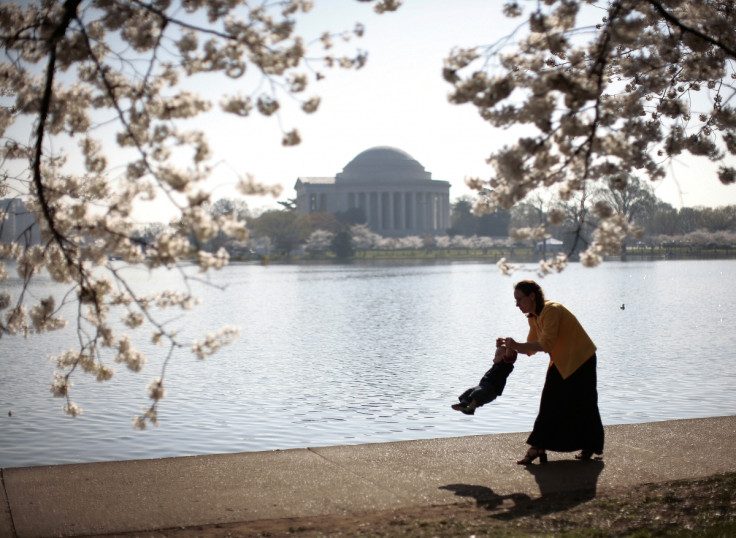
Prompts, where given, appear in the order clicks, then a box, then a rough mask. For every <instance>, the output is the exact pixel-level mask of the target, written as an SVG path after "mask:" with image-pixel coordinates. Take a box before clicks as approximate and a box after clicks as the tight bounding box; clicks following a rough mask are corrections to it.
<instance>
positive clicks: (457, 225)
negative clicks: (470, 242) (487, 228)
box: [447, 196, 478, 236]
mask: <svg viewBox="0 0 736 538" xmlns="http://www.w3.org/2000/svg"><path fill="white" fill-rule="evenodd" d="M450 222H451V223H452V226H451V227H450V229H449V230H448V231H447V233H448V234H450V235H456V234H459V235H465V236H470V235H473V234H475V233H476V232H477V231H478V217H476V216H475V215H473V199H472V198H471V197H470V196H463V197H461V198H458V199H457V200H455V202H454V203H453V204H452V207H451V213H450Z"/></svg>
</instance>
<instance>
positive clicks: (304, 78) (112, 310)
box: [0, 0, 400, 427]
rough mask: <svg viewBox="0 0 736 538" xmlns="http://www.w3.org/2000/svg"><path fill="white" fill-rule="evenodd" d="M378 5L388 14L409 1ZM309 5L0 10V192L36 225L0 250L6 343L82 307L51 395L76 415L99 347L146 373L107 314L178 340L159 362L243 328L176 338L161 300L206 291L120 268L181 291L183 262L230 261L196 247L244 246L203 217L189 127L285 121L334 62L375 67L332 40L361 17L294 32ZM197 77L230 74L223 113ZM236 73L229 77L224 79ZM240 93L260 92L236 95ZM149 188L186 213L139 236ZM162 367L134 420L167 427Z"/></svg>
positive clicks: (208, 349)
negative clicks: (84, 377) (224, 119)
mask: <svg viewBox="0 0 736 538" xmlns="http://www.w3.org/2000/svg"><path fill="white" fill-rule="evenodd" d="M368 3H372V4H373V6H374V8H375V9H376V11H379V12H384V11H392V10H395V9H396V8H397V7H398V6H399V4H400V2H398V1H396V0H368ZM311 8H312V2H311V1H310V0H283V1H279V2H258V3H254V2H246V1H243V0H234V1H221V0H194V1H187V2H184V3H169V2H153V3H150V2H128V1H124V0H106V1H103V2H94V1H92V0H81V1H80V2H48V1H40V0H31V1H29V2H22V3H15V2H3V3H1V4H0V43H1V44H2V48H3V53H4V54H3V58H2V59H1V60H0V95H2V97H3V103H2V104H3V106H2V107H0V136H2V137H3V143H2V144H0V162H2V163H3V165H4V168H3V171H4V173H3V175H2V177H0V197H5V196H7V195H9V194H12V195H13V196H15V197H16V198H17V199H18V200H22V202H23V205H24V208H25V209H24V211H27V212H28V213H30V214H31V215H32V216H33V221H34V223H33V224H32V225H31V226H30V227H29V228H28V229H26V230H21V231H19V232H18V233H17V236H16V237H14V238H13V242H12V243H11V244H8V245H0V258H2V259H3V260H13V262H12V263H11V264H9V265H7V266H6V264H5V262H4V261H3V262H0V281H2V280H5V279H7V278H8V267H12V266H14V267H15V270H16V271H17V273H18V276H19V278H20V280H21V282H22V286H23V288H22V291H21V292H20V293H18V294H15V295H11V293H10V292H8V291H6V290H2V291H0V337H2V336H5V335H24V336H32V335H34V334H37V333H42V332H45V331H51V330H60V329H63V328H65V327H67V326H68V325H67V321H66V320H65V319H63V316H62V315H61V312H62V310H63V308H64V307H65V306H68V305H70V303H76V305H77V312H78V315H77V317H76V323H75V324H71V325H75V327H74V328H73V329H72V330H76V335H77V336H78V340H79V347H78V348H77V349H74V350H69V351H67V352H64V353H62V354H60V355H58V356H57V357H56V359H55V360H56V366H57V368H58V370H59V371H58V372H57V376H56V377H55V378H54V381H53V384H52V392H53V393H54V394H55V395H56V396H59V397H62V398H66V404H65V405H64V410H65V412H66V413H68V414H70V415H73V416H76V415H78V414H79V413H81V409H80V408H79V407H78V406H77V405H76V404H74V402H72V401H71V400H70V387H71V386H72V384H71V381H70V379H71V376H72V374H74V373H76V372H84V373H87V374H90V375H92V376H94V377H95V378H96V379H98V380H99V381H106V380H109V379H110V378H111V377H112V374H113V371H112V369H111V368H110V367H109V366H106V365H105V363H104V362H103V361H104V360H106V359H107V358H110V359H111V360H113V361H116V362H118V363H121V364H124V365H125V366H126V367H127V368H129V369H131V370H133V371H136V372H138V371H141V370H142V369H143V368H144V365H145V364H146V362H147V357H146V356H145V355H144V354H143V353H142V352H141V351H140V350H138V349H136V348H135V347H134V346H133V344H132V341H133V340H132V339H131V338H130V335H129V334H128V333H125V334H124V333H123V332H120V333H119V334H117V333H116V331H115V330H113V327H114V326H115V324H114V323H113V320H112V317H113V315H118V314H120V316H121V318H120V321H121V323H120V324H119V325H120V326H122V327H123V330H124V331H135V330H141V329H142V328H145V327H148V328H149V329H151V332H152V337H151V338H152V340H153V341H154V343H157V344H166V345H167V346H168V349H169V355H168V356H167V358H166V359H165V360H163V361H162V362H163V365H164V366H165V365H166V364H167V363H168V361H169V359H170V358H171V354H172V352H173V351H174V350H179V349H191V350H192V352H194V353H195V354H196V355H197V356H199V357H203V356H208V355H210V354H212V353H214V352H215V351H216V350H217V349H219V348H220V347H221V346H222V345H225V344H227V343H230V342H232V341H233V339H234V337H235V335H236V331H235V330H234V329H230V328H228V329H225V330H223V331H222V332H220V333H218V334H216V335H208V336H207V337H206V338H205V339H204V341H203V342H201V343H199V342H195V343H194V344H193V345H191V344H189V343H185V342H182V341H181V336H180V335H178V334H177V333H176V332H174V331H173V330H170V329H169V328H168V325H167V324H166V323H165V322H164V321H162V320H161V319H160V318H159V315H160V312H158V311H155V310H156V309H164V308H169V307H173V306H176V307H179V308H182V309H189V308H191V307H193V306H194V305H195V304H196V301H197V300H196V299H195V298H194V297H192V296H191V294H189V293H186V292H182V291H179V290H178V289H174V290H168V291H167V290H161V291H160V292H159V293H157V294H156V295H155V296H149V295H145V294H142V293H139V292H137V291H136V290H134V289H133V288H132V287H131V284H130V282H129V281H128V280H127V279H126V277H125V271H124V270H121V268H122V267H123V266H125V265H132V266H140V267H142V268H144V269H148V270H154V269H169V270H171V271H172V273H173V274H175V275H177V276H179V277H180V279H179V280H178V281H177V282H176V284H174V283H172V287H174V288H176V287H179V288H181V287H187V284H188V282H187V280H188V279H189V278H193V277H190V276H189V274H188V273H187V272H186V271H185V270H184V266H186V265H188V264H190V263H191V262H192V261H194V262H195V263H197V264H198V266H199V268H200V270H201V271H208V270H210V269H219V268H222V267H224V266H225V265H226V264H227V263H228V256H227V253H226V252H225V251H224V250H221V251H218V252H215V253H214V254H213V253H209V252H204V251H203V250H202V248H201V247H200V246H199V245H200V244H202V243H203V242H206V241H208V240H211V239H212V238H215V237H218V236H219V235H220V234H223V235H225V236H228V237H232V238H235V239H238V240H244V239H245V238H246V237H247V231H246V229H245V224H244V222H243V221H242V219H238V218H236V217H235V216H234V215H219V216H213V215H212V214H210V213H209V212H208V211H207V210H206V208H207V206H208V204H209V203H210V194H209V193H208V192H206V191H205V186H204V182H205V181H206V180H207V179H208V178H209V177H210V176H211V173H212V169H213V165H212V163H211V161H212V160H213V150H212V148H211V147H210V144H209V142H208V140H207V137H206V136H205V133H204V132H203V131H202V130H199V129H197V126H198V125H201V124H203V123H204V122H202V121H200V120H201V119H202V118H204V117H206V115H207V114H211V113H213V112H215V111H217V112H218V113H219V112H220V111H222V112H225V113H228V114H233V115H235V116H237V117H238V118H243V121H247V118H248V116H249V115H250V114H251V112H252V111H257V112H258V113H260V114H262V115H264V116H275V117H277V119H278V123H279V125H280V126H281V125H282V123H283V122H282V118H281V114H282V107H281V102H282V101H283V100H284V99H285V98H288V99H294V100H296V101H297V102H298V103H300V104H301V110H302V111H303V112H304V113H307V114H311V113H314V112H316V111H317V110H318V108H319V105H320V98H319V96H316V95H309V94H308V91H309V89H310V88H311V84H312V82H314V81H316V80H319V79H321V78H323V77H324V76H325V75H324V72H325V70H326V69H329V68H330V67H337V68H347V69H358V68H360V67H362V66H363V65H364V64H365V61H366V54H365V53H364V52H362V51H357V52H355V53H352V54H351V53H347V54H343V53H341V52H339V51H336V50H335V47H334V45H333V44H332V43H331V39H332V38H333V37H336V36H339V37H340V38H341V39H342V41H343V42H344V41H349V40H352V39H353V38H359V37H360V36H361V35H362V34H363V31H364V28H363V27H362V25H356V26H355V28H354V29H353V30H351V31H348V32H342V33H335V34H328V35H327V36H325V37H324V39H323V40H314V41H309V40H307V39H305V38H304V37H303V36H301V35H298V34H297V32H296V30H297V21H298V20H299V19H300V18H302V17H306V16H308V13H309V12H310V10H311ZM320 45H321V47H322V48H321V50H318V49H319V48H320ZM194 76H196V77H197V78H203V77H209V78H210V80H211V81H212V82H213V83H214V84H222V87H223V91H222V92H221V95H222V97H221V98H220V102H219V107H215V106H214V105H213V103H212V102H211V101H210V100H209V99H208V98H206V97H204V96H203V95H200V94H199V93H196V92H195V91H193V89H192V88H193V87H194V86H192V85H191V84H188V83H187V79H188V78H189V77H194ZM246 78H247V79H248V82H246V83H243V80H244V79H246ZM230 80H233V81H235V82H234V83H233V84H232V88H228V87H227V86H226V84H223V81H225V82H227V81H230ZM251 81H252V82H251ZM242 88H257V89H256V90H253V93H252V94H248V95H244V94H243V93H242ZM230 89H235V90H236V91H233V92H229V90H230ZM238 90H241V91H240V92H239V91H238ZM282 131H283V138H282V140H281V142H282V143H283V144H284V145H287V146H291V145H296V144H298V143H299V142H300V140H301V136H300V134H299V131H298V130H297V129H295V128H291V129H282ZM276 142H277V143H278V140H276ZM237 187H238V188H239V190H240V191H241V193H243V194H245V195H255V194H257V195H263V194H265V195H273V196H278V195H279V194H280V191H281V188H280V187H279V186H270V185H264V184H262V183H260V182H258V181H256V179H255V178H253V177H251V176H248V175H246V179H243V180H241V181H240V182H239V183H238V185H237ZM157 199H158V200H161V199H163V200H165V201H166V204H168V206H170V207H171V208H172V209H173V210H174V211H176V213H177V215H176V216H175V217H174V218H173V219H172V222H171V225H170V226H168V227H166V229H165V230H164V231H163V232H162V233H160V234H158V235H157V236H156V237H155V238H154V239H152V240H151V241H144V240H142V239H141V238H140V237H138V236H137V235H136V224H137V223H136V221H135V219H134V216H133V212H134V210H135V208H136V206H137V205H138V203H139V202H141V201H153V200H157ZM5 211H6V210H5V209H0V225H1V223H2V220H4V219H5V217H6V216H7V215H6V213H5ZM41 271H45V272H46V273H48V275H50V277H51V279H53V281H54V282H56V283H59V284H62V285H64V286H65V287H66V288H65V290H66V291H65V293H63V296H62V298H60V297H59V296H57V297H51V296H49V297H41V298H35V297H33V296H32V294H30V293H26V291H27V290H28V289H29V287H30V286H31V282H32V281H33V279H34V278H36V276H37V275H38V274H39V273H40V272H41ZM172 282H173V280H172ZM177 285H178V286H177ZM182 285H183V286H182ZM148 358H149V359H150V357H148ZM163 370H164V368H163V366H162V375H161V377H160V378H159V379H158V381H157V385H155V386H149V396H150V398H151V399H152V400H153V405H152V406H151V408H150V409H148V410H147V411H146V412H145V413H144V414H143V415H142V416H141V417H138V418H137V419H136V420H135V426H136V427H140V425H141V421H142V423H143V424H144V425H145V423H146V422H150V423H154V424H155V423H157V404H158V402H159V401H160V400H161V398H163V396H164V391H163V389H162V387H163V381H164V376H163Z"/></svg>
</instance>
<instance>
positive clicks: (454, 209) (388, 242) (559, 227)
mask: <svg viewBox="0 0 736 538" xmlns="http://www.w3.org/2000/svg"><path fill="white" fill-rule="evenodd" d="M600 200H605V201H606V203H610V204H612V205H614V207H615V208H616V211H618V212H619V213H621V214H623V215H625V216H626V218H627V219H628V221H629V223H630V224H631V227H632V229H633V230H635V233H633V234H632V235H631V236H630V237H628V238H626V239H625V240H624V241H623V242H622V247H621V248H622V250H621V254H625V253H626V252H627V250H630V249H632V248H635V249H638V250H641V249H643V248H646V249H653V248H668V247H670V248H672V247H677V246H687V247H691V248H693V247H694V248H698V249H704V248H723V249H730V248H734V247H736V205H728V206H721V207H716V208H712V207H683V208H679V209H678V208H675V207H673V206H672V205H670V204H668V203H665V202H663V201H661V200H659V199H658V198H657V197H656V196H655V195H654V194H653V192H652V191H651V189H649V188H647V186H646V185H645V184H643V183H642V182H640V181H633V182H632V184H631V185H629V186H627V187H626V188H625V189H623V190H611V189H607V188H605V186H602V187H601V188H600V189H599V190H598V191H597V192H596V194H595V195H593V196H591V198H590V200H588V201H587V203H583V204H581V203H580V201H577V202H575V203H569V204H563V203H560V202H559V200H556V201H555V200H552V201H551V200H550V199H546V198H544V197H543V196H542V195H536V196H531V197H530V198H529V200H527V201H525V202H523V203H521V204H517V205H516V206H515V207H514V208H512V209H511V210H504V209H501V208H498V209H497V210H496V211H495V212H492V213H483V214H476V213H475V212H474V211H473V206H474V203H475V202H476V201H475V199H474V197H471V196H462V197H459V198H457V199H455V200H454V202H453V203H452V205H451V219H450V220H451V226H450V228H448V229H447V230H445V233H444V234H441V235H439V236H429V235H425V236H407V237H400V238H396V237H383V236H381V235H379V234H377V233H375V232H372V231H371V230H370V228H369V227H368V226H367V224H366V222H365V221H366V219H365V215H364V213H363V212H362V211H361V210H360V209H352V210H350V211H346V212H342V213H329V212H319V213H312V214H308V215H305V214H302V213H299V212H298V211H297V210H296V205H295V203H294V200H287V201H284V202H279V203H280V204H281V206H282V208H281V209H271V210H267V211H265V212H263V213H261V214H258V215H256V214H254V213H253V212H252V211H250V209H249V208H248V206H247V204H246V202H245V201H244V200H238V199H228V198H224V199H220V200H218V201H217V202H215V203H214V204H212V205H211V206H207V211H208V212H209V213H210V215H211V216H212V218H215V219H216V218H218V217H220V216H223V215H231V216H234V218H236V219H237V220H240V221H242V222H243V223H244V225H245V226H246V227H247V229H248V231H249V234H248V239H247V240H237V239H233V238H230V237H228V236H227V235H226V234H224V233H219V234H217V235H216V236H214V237H212V238H210V239H209V240H208V241H206V242H204V243H200V244H198V245H197V247H198V248H201V249H203V250H206V251H208V252H212V253H214V252H217V251H218V250H219V249H224V250H225V251H226V252H227V253H228V255H229V256H230V257H234V258H250V257H254V256H257V255H263V254H268V255H271V256H274V255H275V256H283V257H290V256H291V255H292V254H293V253H300V254H306V255H310V256H312V257H320V256H334V257H337V258H350V257H353V256H355V255H357V254H359V253H361V252H362V253H365V252H366V251H372V250H378V251H380V250H422V249H424V250H435V249H453V248H454V249H466V250H467V249H473V250H484V249H485V250H487V249H490V248H510V247H513V246H517V247H529V248H533V249H534V248H536V247H537V246H538V245H539V244H540V243H541V244H542V245H543V248H537V250H538V251H539V252H538V254H539V255H541V256H544V255H545V254H546V253H545V252H544V250H546V249H547V248H548V247H547V244H548V243H545V242H544V239H548V240H549V239H554V240H557V241H560V242H561V245H559V244H556V245H557V246H556V249H555V250H562V251H564V252H567V253H572V255H573V257H574V255H575V254H576V253H579V252H581V251H582V250H584V249H585V248H587V247H588V245H589V244H590V243H591V242H592V241H593V234H594V231H595V229H596V227H597V225H598V223H597V222H596V220H595V216H589V217H588V220H587V222H586V223H585V225H584V226H582V227H581V225H580V221H581V219H580V213H581V211H583V212H587V211H588V209H587V207H588V206H590V205H594V204H595V203H597V202H599V201H600ZM581 208H582V209H581ZM178 225H179V224H173V226H178ZM541 227H544V229H545V230H546V234H544V235H543V236H537V235H535V234H533V233H532V234H529V235H527V236H525V235H524V233H523V232H522V233H519V230H522V231H523V230H538V229H540V228H541ZM165 229H166V226H164V225H163V224H151V225H147V226H146V227H144V228H143V229H141V230H140V231H139V232H138V236H139V238H140V240H141V241H142V242H144V243H151V244H153V243H154V242H155V240H156V236H157V234H160V233H162V232H163V231H164V230H165ZM192 241H193V242H196V237H192Z"/></svg>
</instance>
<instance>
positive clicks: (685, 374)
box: [0, 260, 736, 467]
mask: <svg viewBox="0 0 736 538" xmlns="http://www.w3.org/2000/svg"><path fill="white" fill-rule="evenodd" d="M734 270H736V261H733V260H728V261H666V262H665V261H659V262H628V263H624V262H609V263H606V264H604V265H602V266H601V267H599V268H596V269H585V268H583V267H580V266H579V265H572V266H570V267H569V268H568V269H566V270H565V271H564V272H563V273H562V274H556V275H550V276H548V277H546V278H545V279H543V280H542V281H541V283H542V285H543V287H544V289H545V291H546V293H547V296H548V298H550V299H553V300H557V301H560V302H562V303H564V304H565V305H567V306H568V307H569V308H570V309H571V310H572V311H573V312H574V313H575V314H576V315H577V316H578V318H579V319H580V320H581V321H582V323H583V325H584V326H585V328H586V330H587V331H588V332H589V334H590V335H591V337H592V338H593V340H594V341H595V342H596V344H597V346H598V368H599V369H598V377H599V395H600V409H601V414H602V417H603V422H604V424H606V425H610V424H624V423H636V422H647V421H658V420H668V419H678V418H697V417H708V416H720V415H732V414H735V413H736V391H734V390H733V386H734V381H735V378H736V362H735V361H733V360H732V357H731V355H732V351H731V350H733V349H735V348H736V331H734V321H735V318H736V289H734V287H733V285H732V278H733V277H732V275H733V274H734ZM130 276H131V277H132V278H133V279H134V280H135V281H136V282H137V284H138V285H139V286H142V287H148V288H150V289H160V288H161V287H162V286H164V285H169V284H168V282H167V280H168V278H169V276H168V275H166V274H162V273H156V274H154V275H148V274H147V273H135V272H131V273H130ZM215 277H216V283H217V284H218V285H222V286H224V287H225V291H220V290H218V289H214V288H211V287H205V286H201V287H199V289H198V295H200V296H201V297H202V298H203V302H202V304H201V305H200V306H199V307H198V308H197V309H195V310H194V311H193V313H191V314H189V315H187V316H185V317H183V318H175V317H172V320H171V323H172V326H178V327H179V329H180V331H181V334H182V335H183V336H184V337H188V338H191V339H195V338H201V337H202V336H203V334H204V333H205V332H208V331H214V330H216V329H217V328H219V327H221V326H223V325H227V324H235V325H238V326H240V328H241V337H240V338H239V339H238V341H237V342H236V343H235V344H234V345H232V346H229V347H226V348H224V349H223V350H221V351H220V352H219V353H218V354H217V355H215V356H213V357H211V358H209V359H207V360H206V361H204V362H203V361H198V360H196V359H194V358H192V357H189V356H188V355H187V354H180V355H178V356H177V358H176V359H175V360H174V361H173V363H172V364H170V366H169V367H168V369H167V377H166V386H167V391H168V394H167V397H166V398H165V399H164V400H163V401H162V402H161V407H160V411H159V418H160V421H161V425H160V426H159V427H158V428H154V427H151V428H149V429H147V430H146V431H142V432H141V431H135V430H133V429H132V426H131V422H130V419H131V417H132V416H133V415H135V414H139V413H140V412H141V408H143V407H144V406H147V405H148V400H147V398H146V391H145V387H146V385H147V384H148V382H149V380H150V379H152V378H153V377H157V376H158V375H159V372H160V365H161V361H162V360H163V358H164V357H163V355H164V354H165V350H164V349H163V348H157V347H153V346H152V345H150V344H147V343H146V342H145V341H143V340H141V341H139V345H140V346H141V347H143V348H144V349H145V351H146V352H147V353H148V354H149V358H150V361H149V363H148V364H147V366H146V368H145V370H144V371H143V372H142V373H140V374H133V373H131V372H128V371H127V370H125V369H123V368H122V367H121V366H120V365H115V366H116V367H117V368H116V370H117V372H116V375H115V377H114V378H113V380H112V381H111V382H109V383H104V384H100V383H97V382H95V381H93V380H88V379H84V377H83V376H77V377H76V378H75V386H74V388H73V400H74V401H75V402H76V403H78V404H79V405H80V406H81V407H82V408H83V410H84V411H83V415H82V416H80V417H77V418H71V417H68V416H65V415H64V414H63V412H62V411H61V405H62V404H63V401H62V400H59V399H56V398H53V397H52V396H51V393H50V392H49V389H48V387H49V385H50V381H51V378H52V372H53V365H52V364H51V363H50V361H48V360H47V357H48V356H49V355H51V354H55V353H58V352H59V351H60V350H62V349H66V348H67V347H73V345H74V334H73V332H70V331H66V332H64V333H53V334H49V335H45V336H42V337H33V338H30V339H28V340H25V339H22V338H17V337H13V338H11V337H4V338H3V339H2V340H0V349H1V350H2V359H0V360H1V361H2V369H1V370H0V467H15V466H27V465H46V464H61V463H73V462H93V461H109V460H127V459H138V458H157V457H169V456H185V455H194V454H210V453H225V452H243V451H257V450H272V449H285V448H297V447H307V446H325V445H346V444H358V443H373V442H387V441H401V440H410V439H421V438H433V437H448V436H463V435H476V434H487V433H503V432H518V431H529V430H530V429H531V427H532V424H533V421H534V418H535V415H536V411H537V407H538V404H539V395H540V390H541V387H542V384H543V382H544V374H545V369H546V365H547V356H546V355H544V354H538V355H535V356H533V357H528V358H527V357H523V356H522V357H521V359H520V360H519V361H517V366H516V369H515V370H514V372H513V373H512V375H511V377H510V378H509V380H508V383H507V386H506V389H505V391H504V394H503V396H501V397H500V398H499V399H498V400H496V401H495V402H493V403H491V404H489V405H487V406H486V407H484V408H482V409H480V410H479V411H478V412H476V414H475V416H473V417H467V416H465V415H462V414H460V413H458V412H456V411H452V410H451V409H450V407H449V406H450V404H451V403H453V402H454V401H455V399H456V397H457V395H458V394H459V393H460V392H462V391H463V390H464V389H465V388H467V387H469V386H472V385H475V384H476V383H477V381H478V380H479V379H480V377H481V376H482V374H483V373H484V372H485V370H486V369H487V368H488V367H489V364H490V360H491V357H492V354H493V349H494V345H495V338H496V337H497V336H513V337H515V338H521V339H523V338H524V337H525V335H526V331H527V324H526V319H525V318H524V317H523V316H522V314H521V313H520V312H519V311H518V310H517V309H516V308H515V306H514V300H513V295H512V291H513V290H512V288H513V284H514V282H516V281H517V280H519V279H521V278H529V277H535V275H534V273H533V272H532V271H531V268H530V271H529V272H526V273H517V274H516V275H514V276H513V277H512V278H508V277H505V276H502V275H500V274H499V273H498V270H497V269H496V267H495V266H494V265H489V264H480V263H444V264H428V265H422V264H414V265H411V264H405V265H340V266H337V265H319V266H315V265H302V266H292V265H289V266H269V267H261V266H254V265H233V266H230V267H228V268H226V269H225V270H223V271H221V272H219V273H216V274H215ZM5 285H7V286H10V287H13V286H17V282H12V281H11V282H9V283H6V284H5ZM54 286H55V285H54V284H53V283H51V282H49V281H47V280H45V281H44V280H43V279H42V280H41V281H40V282H39V283H38V285H37V286H36V288H34V292H35V293H36V294H37V295H42V294H43V293H44V292H45V293H48V290H49V289H51V290H53V289H54ZM622 304H625V305H626V308H625V310H621V309H620V306H621V305H622ZM142 336H147V335H145V334H144V335H142ZM8 411H12V416H8Z"/></svg>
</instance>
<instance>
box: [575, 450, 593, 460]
mask: <svg viewBox="0 0 736 538" xmlns="http://www.w3.org/2000/svg"><path fill="white" fill-rule="evenodd" d="M592 457H593V451H592V450H581V451H580V453H578V454H575V459H576V460H589V459H590V458H592Z"/></svg>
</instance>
